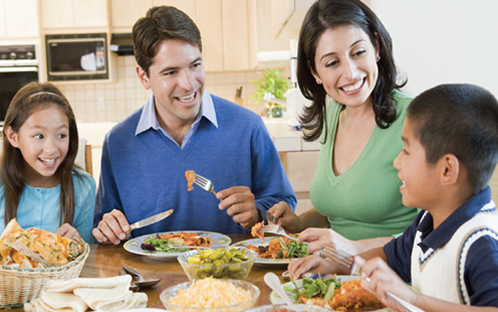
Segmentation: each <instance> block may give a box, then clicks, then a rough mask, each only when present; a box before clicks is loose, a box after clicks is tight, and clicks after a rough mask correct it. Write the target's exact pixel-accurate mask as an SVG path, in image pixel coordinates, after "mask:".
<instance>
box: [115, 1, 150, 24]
mask: <svg viewBox="0 0 498 312" xmlns="http://www.w3.org/2000/svg"><path fill="white" fill-rule="evenodd" d="M150 7H152V0H111V26H112V27H113V28H118V27H124V28H126V29H128V31H129V32H131V28H132V27H133V25H134V24H135V22H136V21H137V20H138V19H139V18H141V17H144V16H145V13H146V12H147V10H149V8H150Z"/></svg>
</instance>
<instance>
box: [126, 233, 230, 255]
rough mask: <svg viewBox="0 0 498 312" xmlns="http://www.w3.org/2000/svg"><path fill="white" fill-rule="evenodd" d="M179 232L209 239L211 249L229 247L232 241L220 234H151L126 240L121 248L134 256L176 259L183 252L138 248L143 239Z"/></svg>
mask: <svg viewBox="0 0 498 312" xmlns="http://www.w3.org/2000/svg"><path fill="white" fill-rule="evenodd" d="M180 232H185V233H195V234H197V235H199V236H205V237H209V238H211V239H212V240H213V244H212V245H211V246H209V247H213V248H221V247H226V246H228V245H230V243H231V242H232V239H231V238H230V237H228V236H226V235H223V234H220V233H215V232H208V231H171V232H161V233H152V234H147V235H142V236H138V237H135V238H132V239H130V240H128V241H127V242H126V243H124V245H123V247H124V249H125V250H126V251H128V252H131V253H132V254H136V255H141V256H147V257H151V258H163V259H170V258H176V257H178V255H180V254H181V253H182V252H184V251H180V252H161V251H151V250H144V249H142V247H140V246H141V245H142V243H143V242H144V241H145V239H147V238H149V237H154V236H156V235H168V234H176V233H180Z"/></svg>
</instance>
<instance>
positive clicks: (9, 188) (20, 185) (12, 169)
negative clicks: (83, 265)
mask: <svg viewBox="0 0 498 312" xmlns="http://www.w3.org/2000/svg"><path fill="white" fill-rule="evenodd" d="M50 105H55V106H57V108H59V109H60V110H61V111H62V112H64V114H65V115H66V116H67V119H68V122H69V148H68V151H67V155H66V157H65V158H64V160H63V161H62V162H61V164H60V165H59V167H58V168H57V171H56V172H55V174H54V175H55V176H57V177H58V179H59V181H60V187H61V197H60V218H59V223H60V224H61V225H62V224H63V223H69V224H72V223H73V219H74V206H75V204H74V186H73V167H74V166H75V164H74V160H75V159H76V154H77V153H78V129H77V127H76V120H75V118H74V113H73V110H72V108H71V106H70V105H69V102H68V101H67V99H66V97H65V96H64V95H63V94H62V92H60V91H59V89H57V87H55V86H54V85H52V84H50V83H38V82H30V83H28V84H27V85H25V86H24V87H22V88H21V89H20V90H19V91H18V92H17V93H16V95H15V96H14V98H13V99H12V102H11V103H10V106H9V108H8V110H7V114H6V116H5V122H4V131H3V150H2V155H1V161H0V162H1V167H0V176H1V178H2V183H3V186H4V196H5V225H7V223H8V222H9V221H10V220H11V219H12V218H15V217H16V215H17V206H18V205H19V201H20V199H21V195H22V192H23V189H24V184H25V183H26V178H25V172H24V171H25V170H24V168H25V166H26V164H25V161H24V158H23V156H22V154H21V151H20V150H19V149H18V148H15V147H13V146H12V145H11V144H10V142H9V140H8V139H7V135H6V134H5V129H6V128H7V127H12V131H13V132H15V133H18V132H19V129H20V128H21V126H22V125H23V124H24V122H25V121H26V120H27V119H28V118H29V116H31V114H33V113H34V112H36V111H38V110H41V109H44V108H47V107H49V106H50ZM62 216H64V222H62Z"/></svg>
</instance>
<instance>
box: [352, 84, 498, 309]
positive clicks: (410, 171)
mask: <svg viewBox="0 0 498 312" xmlns="http://www.w3.org/2000/svg"><path fill="white" fill-rule="evenodd" d="M402 139H403V150H402V151H401V153H400V155H399V156H398V157H397V158H396V159H395V161H394V167H395V168H396V169H397V170H398V171H399V173H398V176H399V177H400V179H401V180H402V181H403V183H402V185H401V187H400V191H401V194H402V196H403V204H404V205H405V206H408V207H412V206H413V207H419V208H421V209H423V211H421V212H420V214H419V216H418V217H417V219H416V220H415V221H414V223H413V224H412V225H411V226H410V227H408V228H407V229H406V230H405V232H404V234H403V235H402V236H400V237H399V238H398V239H393V240H392V241H391V242H390V243H388V244H387V245H385V246H384V247H383V248H377V249H373V250H370V251H368V252H365V253H364V254H361V255H360V256H361V257H356V259H355V261H356V262H357V263H358V264H360V265H362V270H363V272H362V276H363V278H364V280H363V282H362V286H363V287H364V288H365V289H367V290H369V291H371V292H372V293H374V294H375V295H376V296H377V297H378V298H379V299H380V300H381V301H382V302H383V303H384V304H386V305H388V306H391V307H395V308H397V309H399V307H397V306H396V304H394V303H393V301H391V300H389V299H388V298H387V296H386V293H387V292H391V293H393V294H395V295H397V296H398V297H400V298H402V299H404V300H406V301H408V302H410V303H412V304H413V305H415V306H417V307H419V308H421V309H423V310H424V311H474V310H478V309H483V308H482V307H488V308H484V309H485V310H488V309H489V310H490V311H498V309H496V308H491V307H498V212H497V209H496V206H495V203H494V202H493V200H491V190H490V188H489V186H488V185H487V184H488V182H489V180H490V178H491V175H492V174H493V171H494V169H495V167H496V163H497V161H498V102H497V101H496V99H495V98H494V97H493V95H491V93H489V92H488V91H486V90H484V89H483V88H480V87H477V86H473V85H467V84H461V85H457V84H454V85H440V86H437V87H435V88H433V89H430V90H428V91H426V92H423V93H422V94H420V95H419V96H418V97H416V98H415V99H414V100H413V102H412V103H411V104H410V106H409V107H408V111H407V116H406V120H405V123H404V126H403V133H402ZM362 258H365V259H371V260H369V261H367V262H365V261H364V260H363V259H362ZM386 262H387V263H389V265H387V264H386ZM408 282H411V283H412V285H413V287H414V288H415V289H416V290H418V291H420V293H417V292H415V291H413V290H412V289H411V288H410V287H408V286H407V285H406V284H405V283H408ZM471 306H472V307H471ZM475 306H480V307H479V308H478V307H475Z"/></svg>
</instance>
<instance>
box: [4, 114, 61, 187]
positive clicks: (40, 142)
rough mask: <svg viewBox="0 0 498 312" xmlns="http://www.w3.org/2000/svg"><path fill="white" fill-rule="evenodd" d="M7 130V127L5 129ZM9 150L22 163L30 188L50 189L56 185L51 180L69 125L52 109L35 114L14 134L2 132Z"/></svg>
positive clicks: (58, 161)
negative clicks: (14, 150)
mask: <svg viewBox="0 0 498 312" xmlns="http://www.w3.org/2000/svg"><path fill="white" fill-rule="evenodd" d="M8 128H10V127H8ZM6 131H7V137H8V139H9V141H10V144H12V146H14V147H16V148H18V149H19V150H20V151H21V153H22V155H23V157H24V160H25V163H26V164H27V166H25V170H26V171H25V177H26V181H27V183H28V185H30V186H33V187H53V186H56V185H57V184H59V183H60V181H58V178H57V177H55V176H54V173H55V171H56V170H57V168H58V167H59V165H60V164H61V162H62V161H63V160H64V158H65V157H66V155H67V151H68V149H69V121H68V118H67V116H66V115H65V114H64V112H63V111H62V110H61V109H59V108H58V107H57V106H56V105H49V106H47V107H46V108H44V109H41V110H37V111H35V112H34V113H33V114H31V116H30V117H29V118H28V119H26V121H25V122H24V124H23V125H22V126H21V128H20V129H19V132H18V133H14V132H13V131H12V128H10V129H6Z"/></svg>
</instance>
